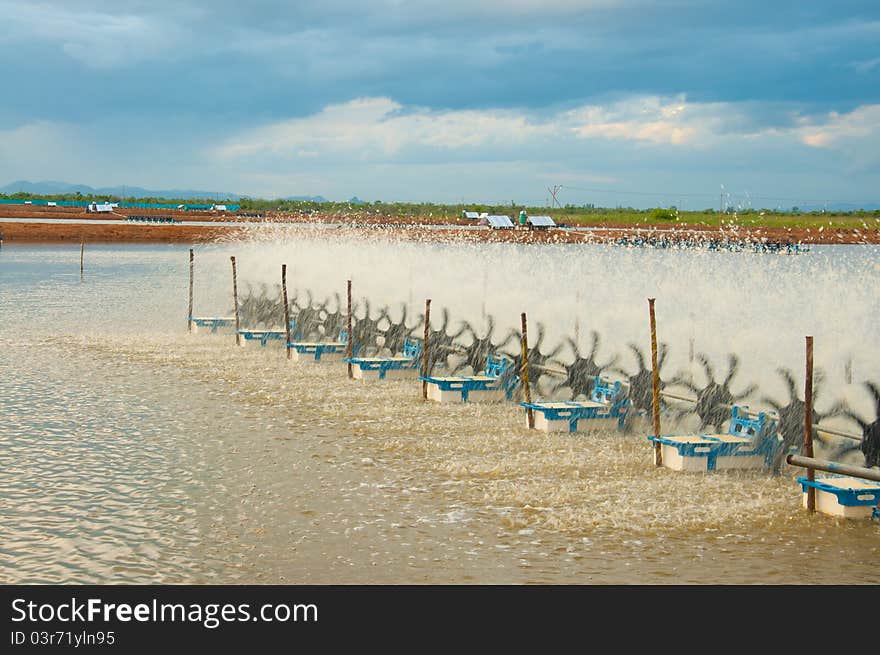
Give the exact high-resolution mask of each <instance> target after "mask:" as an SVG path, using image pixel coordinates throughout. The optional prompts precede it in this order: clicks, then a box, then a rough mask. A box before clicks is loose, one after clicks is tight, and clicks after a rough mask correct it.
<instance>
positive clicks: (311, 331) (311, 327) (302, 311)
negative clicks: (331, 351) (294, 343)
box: [282, 291, 327, 339]
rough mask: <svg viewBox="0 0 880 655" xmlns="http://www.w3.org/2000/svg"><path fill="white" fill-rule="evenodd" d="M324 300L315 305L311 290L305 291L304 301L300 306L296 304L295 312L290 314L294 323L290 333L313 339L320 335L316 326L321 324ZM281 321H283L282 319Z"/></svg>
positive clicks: (299, 337)
mask: <svg viewBox="0 0 880 655" xmlns="http://www.w3.org/2000/svg"><path fill="white" fill-rule="evenodd" d="M326 304H327V303H326V301H325V302H324V304H323V305H316V304H315V301H314V297H313V296H312V292H311V291H306V301H305V303H303V304H302V305H301V306H297V311H296V314H295V315H293V316H292V318H293V319H294V322H295V323H296V329H295V330H294V332H293V335H291V336H292V337H293V338H296V339H314V338H317V337H319V336H320V334H321V333H320V331H319V330H318V326H319V325H321V313H322V311H323V310H324V309H325V307H326ZM282 322H283V321H282Z"/></svg>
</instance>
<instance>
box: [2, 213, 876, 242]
mask: <svg viewBox="0 0 880 655" xmlns="http://www.w3.org/2000/svg"><path fill="white" fill-rule="evenodd" d="M3 210H4V211H2V213H3V214H4V218H7V219H10V220H8V222H0V234H2V239H3V240H4V241H6V242H10V243H11V242H22V243H34V242H38V243H66V242H72V241H80V240H87V241H90V242H93V243H94V242H104V243H120V242H121V243H141V242H143V243H193V244H196V243H213V242H224V241H230V240H238V239H249V238H254V237H255V238H260V232H261V230H265V229H267V228H268V229H272V230H291V231H301V230H308V231H309V232H310V233H312V234H321V233H324V234H326V235H331V234H333V233H334V232H335V231H336V230H345V231H346V232H349V233H350V232H357V233H359V234H365V235H368V236H370V237H374V236H377V235H378V236H379V237H381V238H385V239H391V240H394V239H403V240H420V241H439V242H447V243H460V242H467V243H479V242H488V243H498V242H506V243H586V244H590V243H593V244H595V243H609V242H611V243H623V245H626V243H633V244H634V245H652V244H653V245H661V246H675V245H676V244H680V245H684V246H687V245H697V246H700V245H711V244H720V245H743V246H752V245H754V246H760V245H762V244H764V245H767V244H769V245H775V246H782V247H792V246H809V245H831V244H860V245H865V244H880V228H865V229H842V228H836V229H831V228H829V229H824V228H818V229H813V228H794V227H772V226H762V227H746V226H732V227H731V226H707V225H689V224H674V225H668V226H667V225H643V226H638V225H632V224H621V223H597V224H595V225H589V226H580V225H579V226H566V227H554V228H547V229H525V228H520V227H516V228H515V229H491V228H488V227H482V228H480V227H478V226H476V225H474V223H473V221H469V220H466V219H460V218H458V219H446V218H429V219H415V218H389V217H382V216H367V217H361V216H357V217H352V216H347V215H342V214H318V213H302V214H277V213H275V214H266V215H265V216H264V217H258V218H253V217H242V216H238V215H236V214H234V213H231V212H206V211H190V212H179V211H162V210H131V211H128V212H126V213H117V214H114V215H110V216H108V215H106V214H89V213H85V212H82V211H81V210H79V209H76V208H51V210H50V211H40V210H38V209H33V210H32V209H30V208H28V209H27V210H22V209H20V208H18V207H16V208H14V209H13V208H3ZM128 216H161V217H166V218H171V219H173V220H174V221H175V222H169V223H148V222H132V221H129V220H127V218H128ZM15 219H21V220H20V221H18V220H15ZM35 219H36V220H40V221H44V222H29V221H33V220H35ZM53 219H63V220H64V221H65V222H58V223H53V222H49V221H52V220H53ZM71 220H77V221H81V222H79V223H70V222H68V221H71ZM108 220H114V222H113V223H108V222H106V221H108ZM211 222H221V223H225V224H224V225H204V224H203V223H211ZM193 223H202V224H193ZM438 228H442V229H438Z"/></svg>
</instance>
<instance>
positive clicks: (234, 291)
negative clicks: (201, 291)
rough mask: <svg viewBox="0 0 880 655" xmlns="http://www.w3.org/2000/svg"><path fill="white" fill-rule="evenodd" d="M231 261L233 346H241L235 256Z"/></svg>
mask: <svg viewBox="0 0 880 655" xmlns="http://www.w3.org/2000/svg"><path fill="white" fill-rule="evenodd" d="M229 259H230V260H231V261H232V302H233V304H234V305H235V345H236V346H240V345H241V334H239V333H238V331H239V330H240V329H241V325H240V324H239V321H238V278H237V277H236V274H235V256H234V255H233V256H232V257H230V258H229Z"/></svg>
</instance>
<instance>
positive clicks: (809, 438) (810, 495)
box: [804, 337, 816, 512]
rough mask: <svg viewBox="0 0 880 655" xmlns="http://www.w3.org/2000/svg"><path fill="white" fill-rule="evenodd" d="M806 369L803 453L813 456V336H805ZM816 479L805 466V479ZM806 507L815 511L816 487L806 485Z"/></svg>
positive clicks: (812, 472)
mask: <svg viewBox="0 0 880 655" xmlns="http://www.w3.org/2000/svg"><path fill="white" fill-rule="evenodd" d="M806 355H807V367H806V368H807V370H806V375H805V377H804V455H805V456H806V457H810V458H812V457H813V337H807V348H806ZM815 479H816V470H815V469H813V468H811V467H807V480H809V481H810V482H813V481H814V480H815ZM807 509H808V510H809V511H810V512H815V511H816V489H815V488H814V487H813V486H812V484H810V485H808V486H807Z"/></svg>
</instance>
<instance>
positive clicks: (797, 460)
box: [785, 453, 880, 482]
mask: <svg viewBox="0 0 880 655" xmlns="http://www.w3.org/2000/svg"><path fill="white" fill-rule="evenodd" d="M785 461H787V462H788V463H789V464H791V465H792V466H800V467H802V468H805V469H807V470H812V469H818V470H819V471H828V472H829V473H841V474H843V475H850V476H852V477H854V478H863V479H865V480H873V481H874V482H880V469H876V468H870V469H869V468H865V467H863V466H852V465H850V464H841V463H840V462H832V461H829V460H827V459H816V458H815V457H804V456H803V455H795V454H794V453H792V454H790V455H788V456H787V457H786V458H785Z"/></svg>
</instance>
